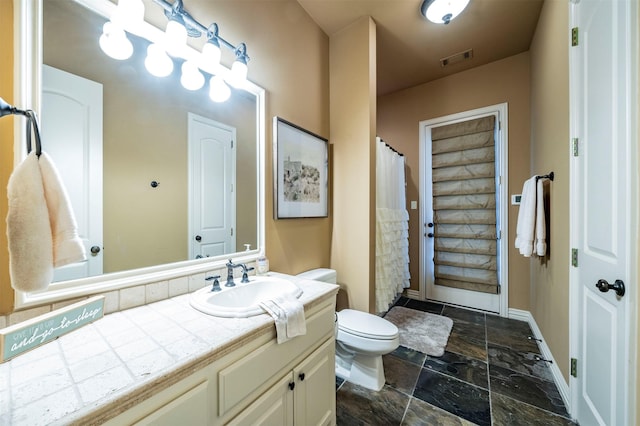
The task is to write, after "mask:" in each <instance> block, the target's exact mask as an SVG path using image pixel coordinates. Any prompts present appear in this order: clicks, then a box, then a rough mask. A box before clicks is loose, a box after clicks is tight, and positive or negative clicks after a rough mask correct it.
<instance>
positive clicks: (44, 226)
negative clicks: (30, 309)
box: [7, 151, 53, 292]
mask: <svg viewBox="0 0 640 426" xmlns="http://www.w3.org/2000/svg"><path fill="white" fill-rule="evenodd" d="M7 197H8V201H9V211H8V213H7V237H8V240H9V274H10V276H11V286H12V287H13V288H15V289H16V290H20V291H25V292H32V291H38V290H44V289H46V288H47V287H48V286H49V283H51V279H52V278H53V250H52V237H51V225H50V224H49V212H48V209H47V203H46V200H45V195H44V188H43V183H42V174H41V171H40V166H39V164H38V157H37V156H36V154H35V151H32V152H31V153H30V154H29V155H27V158H26V159H25V160H24V161H23V162H22V163H20V164H19V165H18V166H17V167H16V168H15V169H14V171H13V173H12V174H11V177H10V178H9V184H8V186H7Z"/></svg>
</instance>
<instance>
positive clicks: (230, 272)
mask: <svg viewBox="0 0 640 426" xmlns="http://www.w3.org/2000/svg"><path fill="white" fill-rule="evenodd" d="M226 266H227V283H226V284H225V285H224V286H225V287H235V285H236V283H234V282H233V270H234V269H235V268H240V267H242V265H240V264H238V265H236V264H235V263H233V262H232V261H231V259H229V261H228V262H227V264H226Z"/></svg>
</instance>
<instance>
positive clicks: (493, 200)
mask: <svg viewBox="0 0 640 426" xmlns="http://www.w3.org/2000/svg"><path fill="white" fill-rule="evenodd" d="M420 126H421V133H422V136H421V139H422V140H421V144H420V147H421V166H420V173H421V197H420V199H421V217H422V218H423V229H422V231H423V235H422V237H423V238H422V245H421V256H420V259H421V262H420V269H421V273H420V278H421V282H420V287H421V295H422V297H423V298H425V299H427V300H435V301H438V302H445V303H450V304H455V305H461V306H465V307H469V308H474V309H480V310H484V311H489V312H494V313H498V314H501V315H505V314H506V309H507V303H506V301H507V279H506V277H507V274H506V261H507V259H506V253H507V250H506V239H504V238H502V234H503V233H504V234H505V236H506V228H504V226H503V224H506V223H507V222H506V215H507V212H506V204H505V203H504V200H506V199H507V197H506V192H505V191H506V188H505V186H506V185H503V184H502V182H503V180H504V179H506V158H507V155H506V148H507V143H506V138H507V128H506V127H507V105H506V104H501V105H494V106H489V107H486V108H481V109H476V110H472V111H466V112H463V113H459V114H454V115H451V116H446V117H440V118H437V119H432V120H428V121H423V122H421V123H420ZM503 228H504V231H503Z"/></svg>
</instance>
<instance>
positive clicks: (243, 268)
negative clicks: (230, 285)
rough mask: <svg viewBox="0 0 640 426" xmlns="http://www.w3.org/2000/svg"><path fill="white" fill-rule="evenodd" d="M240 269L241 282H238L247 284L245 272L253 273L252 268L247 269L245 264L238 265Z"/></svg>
mask: <svg viewBox="0 0 640 426" xmlns="http://www.w3.org/2000/svg"><path fill="white" fill-rule="evenodd" d="M240 267H241V268H242V280H240V282H241V283H248V282H249V274H247V272H249V271H253V270H254V268H253V267H248V266H247V265H245V264H242V265H240Z"/></svg>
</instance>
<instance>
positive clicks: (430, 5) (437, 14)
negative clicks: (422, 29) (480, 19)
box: [420, 0, 469, 25]
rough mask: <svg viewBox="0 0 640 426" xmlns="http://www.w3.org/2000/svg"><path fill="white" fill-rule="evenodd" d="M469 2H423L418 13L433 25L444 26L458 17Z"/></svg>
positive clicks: (433, 0)
mask: <svg viewBox="0 0 640 426" xmlns="http://www.w3.org/2000/svg"><path fill="white" fill-rule="evenodd" d="M468 4H469V0H424V1H423V2H422V7H421V8H420V12H421V13H422V15H424V17H425V18H427V19H428V20H430V21H431V22H433V23H435V24H445V25H447V24H448V23H449V22H451V21H452V20H454V19H455V17H456V16H458V15H460V13H462V11H463V10H464V8H465V7H467V5H468Z"/></svg>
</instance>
